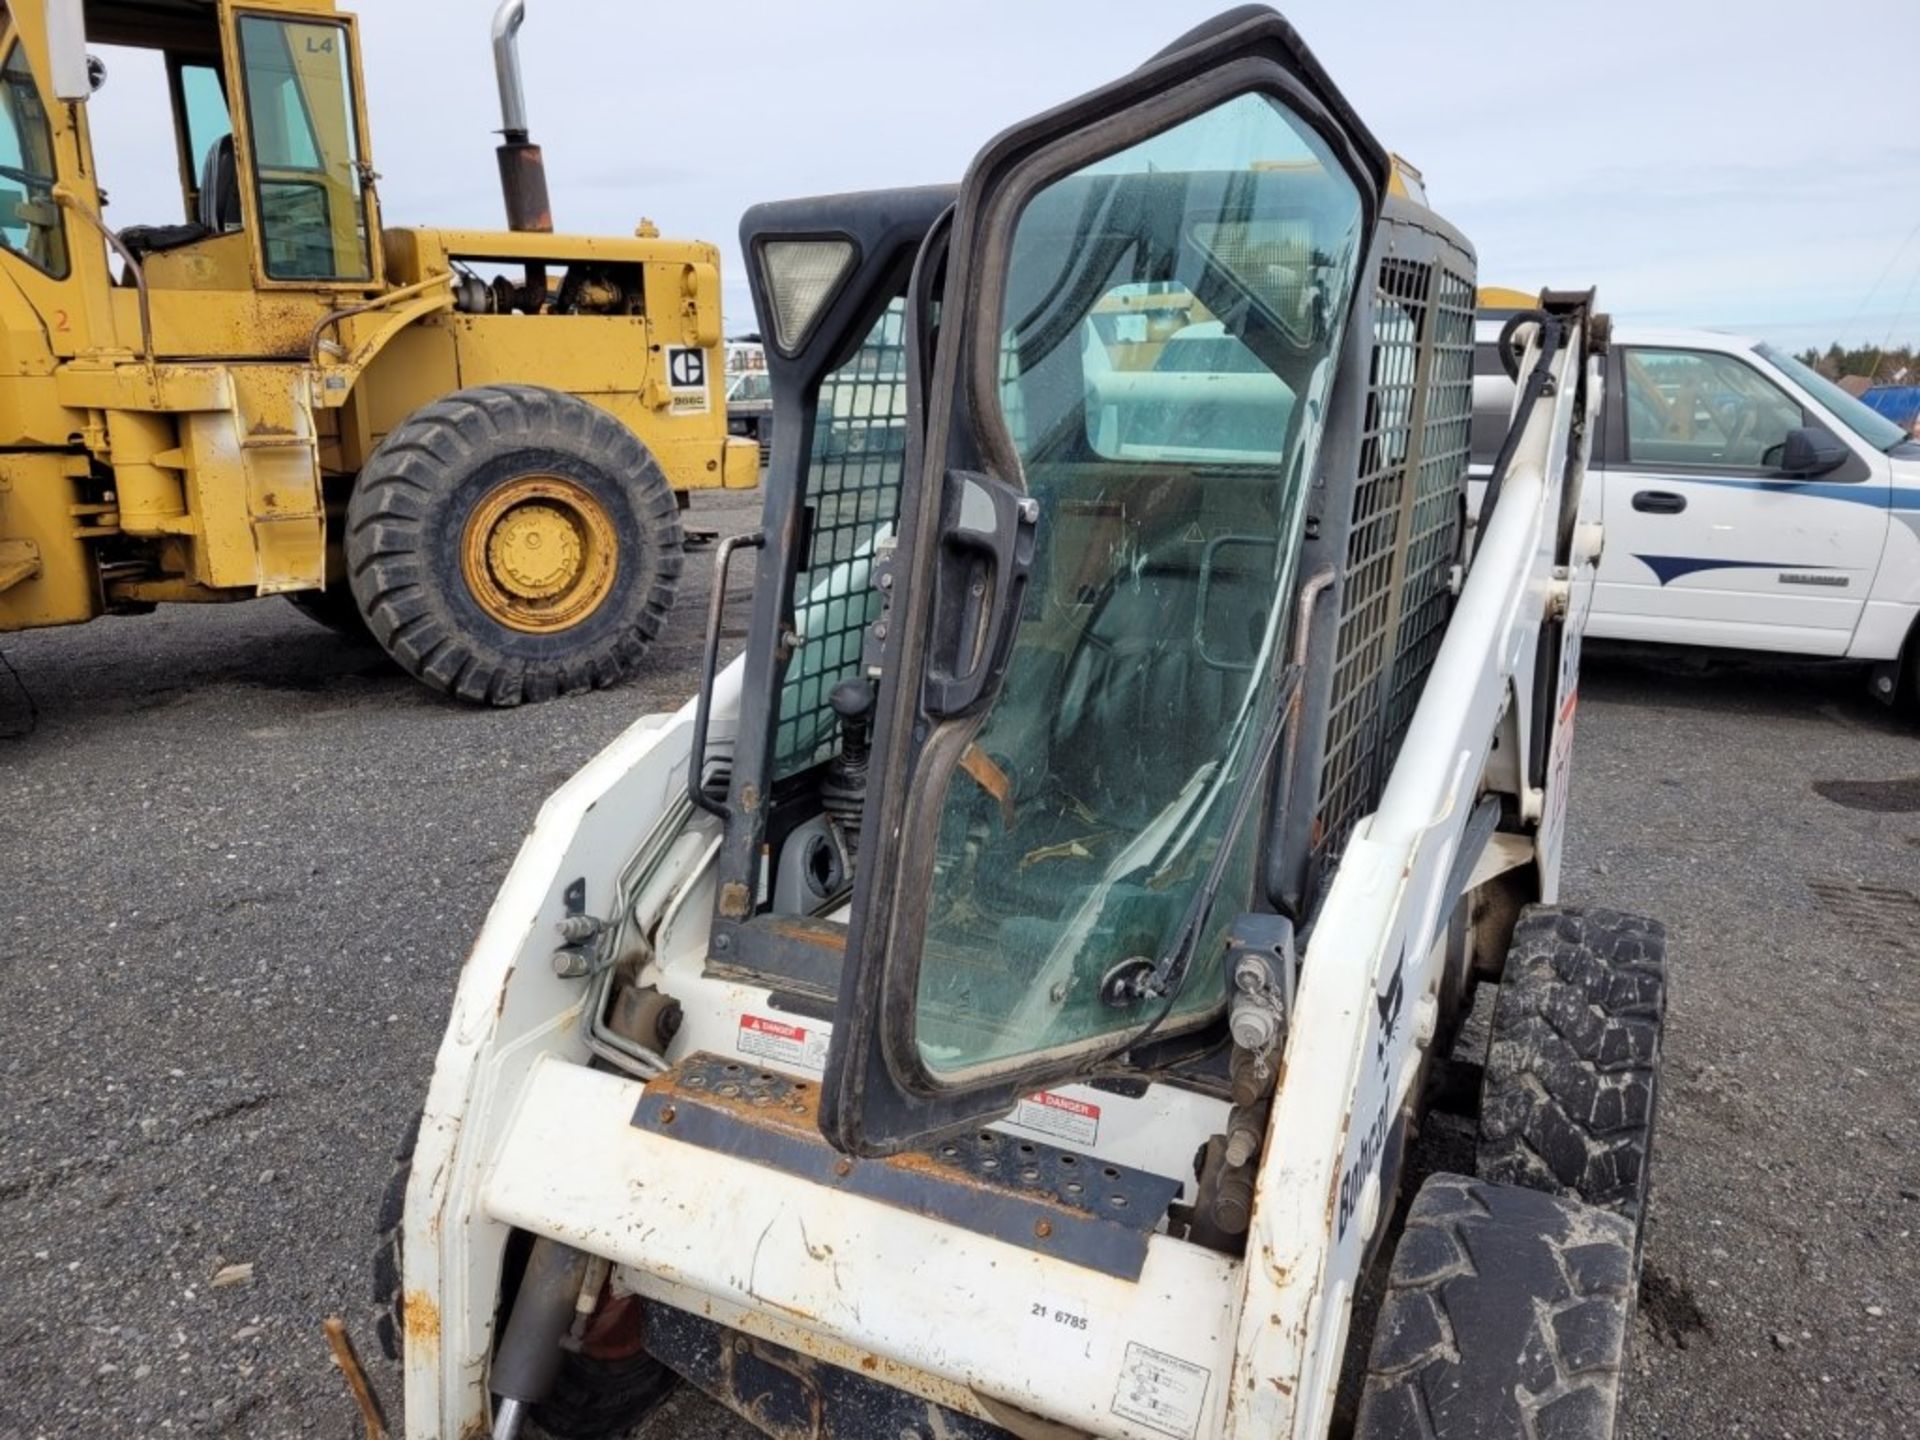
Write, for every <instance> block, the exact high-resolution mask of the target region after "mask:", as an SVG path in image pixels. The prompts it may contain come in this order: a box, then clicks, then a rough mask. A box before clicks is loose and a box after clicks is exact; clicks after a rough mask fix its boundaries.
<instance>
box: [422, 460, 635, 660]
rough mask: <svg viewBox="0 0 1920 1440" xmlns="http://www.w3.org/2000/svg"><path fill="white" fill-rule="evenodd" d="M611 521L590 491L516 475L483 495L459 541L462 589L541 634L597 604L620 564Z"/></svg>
mask: <svg viewBox="0 0 1920 1440" xmlns="http://www.w3.org/2000/svg"><path fill="white" fill-rule="evenodd" d="M619 565H620V553H619V546H618V544H617V542H616V541H615V539H614V534H613V521H612V520H611V519H610V518H608V515H607V512H606V509H605V507H603V506H602V505H601V503H600V502H599V500H597V499H596V498H594V496H593V494H592V492H591V491H589V490H587V489H586V488H584V487H583V486H580V485H576V484H574V482H573V481H571V480H563V479H561V478H560V477H559V476H557V475H522V476H520V477H518V478H517V479H514V480H509V481H508V482H507V483H506V484H504V485H502V486H500V487H499V488H498V489H497V490H495V491H493V493H491V494H490V495H488V496H486V497H485V498H484V499H483V500H481V502H480V504H479V506H478V507H476V508H475V510H474V512H473V515H472V516H471V518H469V519H468V521H467V528H466V532H465V534H464V535H463V537H462V539H461V544H460V569H461V573H462V575H463V576H464V577H465V579H466V582H467V589H468V590H469V591H471V592H472V594H473V598H474V599H475V600H476V601H478V602H479V604H480V608H481V609H482V610H484V611H486V612H487V615H488V616H489V617H490V618H492V619H494V620H497V621H499V622H500V623H501V624H502V625H505V626H506V627H508V628H509V629H511V630H524V631H526V632H528V633H529V634H534V635H547V634H551V633H553V632H554V631H556V630H565V629H567V628H568V627H570V626H573V625H578V624H579V623H580V622H581V621H582V620H585V619H586V618H587V617H588V616H589V615H591V614H593V612H594V611H595V610H597V609H599V608H600V605H601V603H602V602H603V601H604V600H605V599H606V598H607V594H608V592H609V591H611V590H612V589H613V581H614V576H615V575H616V574H617V573H618V572H619Z"/></svg>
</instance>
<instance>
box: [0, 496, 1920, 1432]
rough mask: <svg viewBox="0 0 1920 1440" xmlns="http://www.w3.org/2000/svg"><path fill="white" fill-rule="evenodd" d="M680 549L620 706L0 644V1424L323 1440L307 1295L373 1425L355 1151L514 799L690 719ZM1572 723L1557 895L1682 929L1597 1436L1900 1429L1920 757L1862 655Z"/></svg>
mask: <svg viewBox="0 0 1920 1440" xmlns="http://www.w3.org/2000/svg"><path fill="white" fill-rule="evenodd" d="M757 504H758V500H757V496H750V495H749V496H719V497H709V498H704V499H702V500H700V501H698V502H697V503H696V511H695V517H694V518H695V519H696V520H700V519H710V520H711V522H712V523H716V524H718V525H720V526H722V527H723V528H726V529H739V528H745V527H746V526H748V525H750V524H751V523H753V518H754V515H755V513H756V510H757ZM710 556H711V551H705V552H696V553H695V555H694V557H693V563H692V564H691V565H690V567H689V572H688V575H687V579H686V582H685V585H684V587H683V590H682V595H681V602H680V605H679V608H678V609H677V610H676V611H675V613H674V616H673V618H672V620H671V622H670V625H669V628H668V631H667V633H666V635H665V636H664V637H663V639H662V641H661V642H660V643H659V645H658V646H657V647H656V649H655V652H654V656H655V663H654V665H653V667H652V668H651V669H650V671H649V672H648V674H647V675H646V676H645V677H644V678H642V679H640V680H638V681H636V682H634V683H632V684H629V685H627V686H625V687H623V688H621V689H618V690H613V691H605V692H599V693H596V694H593V695H588V696H581V697H576V698H573V699H569V700H565V701H560V702H556V703H552V704H548V705H541V706H532V707H527V708H524V709H521V710H516V711H506V712H493V711H485V710H477V709H473V708H470V707H467V706H464V705H457V704H453V703H451V702H447V701H443V700H441V699H438V698H436V697H434V696H432V695H430V694H428V693H427V692H426V691H424V690H423V689H421V688H420V687H418V686H417V685H415V684H414V683H413V682H412V681H410V680H409V679H407V678H406V677H405V676H403V675H402V674H400V673H399V672H398V671H397V670H395V669H393V668H392V667H390V666H389V665H388V664H387V663H386V662H385V660H384V659H382V658H381V657H380V656H379V654H378V653H377V652H376V651H372V650H369V649H366V648H363V647H360V646H356V645H353V644H350V643H348V642H345V641H342V640H341V639H339V638H337V637H336V636H334V635H332V634H331V633H330V632H328V631H325V630H323V629H320V628H318V627H316V626H314V625H312V624H311V623H309V622H308V621H306V620H305V619H303V618H302V617H301V616H300V615H298V614H296V613H295V612H294V611H293V610H292V609H291V608H290V607H288V606H286V605H284V604H282V603H280V602H277V601H261V602H255V603H251V604H247V605H241V606H232V607H208V608H184V607H183V608H175V609H171V610H162V611H161V612H159V613H158V614H155V615H152V616H147V617H141V618H128V619H116V620H107V621H101V622H97V623H95V624H93V625H90V626H85V627H81V628H77V629H73V630H67V631H47V632H38V633H33V634H27V635H17V636H12V637H7V638H6V639H5V641H4V643H3V644H0V654H4V655H5V657H6V658H7V660H8V661H9V662H10V663H11V665H12V667H13V669H14V671H16V672H17V681H16V679H15V678H14V677H13V676H12V675H10V674H9V673H8V671H7V670H6V669H5V668H0V737H5V738H0V815H4V816H5V832H4V833H5V839H4V844H3V845H0V1113H4V1114H5V1115H6V1117H7V1119H6V1122H5V1129H4V1131H0V1234H3V1235H4V1237H5V1238H4V1241H3V1242H0V1297H4V1303H0V1440H33V1437H46V1440H67V1437H72V1440H83V1437H84V1440H107V1437H122V1436H126V1437H147V1436H159V1435H169V1436H171V1435H179V1436H220V1437H255V1436H262V1437H264V1436H297V1435H303V1434H312V1435H318V1436H328V1437H335V1436H337V1437H342V1440H344V1437H347V1436H349V1435H352V1434H354V1433H356V1430H355V1420H354V1413H353V1410H352V1408H351V1405H350V1402H349V1400H348V1397H347V1394H346V1391H345V1389H344V1387H343V1386H342V1384H341V1382H340V1379H339V1377H338V1376H337V1375H336V1374H335V1373H334V1372H333V1371H332V1369H331V1367H330V1365H329V1362H328V1359H327V1355H326V1350H325V1346H324V1343H323V1341H322V1338H321V1333H320V1321H321V1319H322V1318H323V1317H324V1316H326V1315H328V1314H331V1313H335V1312H342V1313H345V1314H346V1315H347V1316H348V1317H349V1319H350V1320H352V1321H353V1322H354V1325H355V1329H356V1333H357V1335H358V1338H359V1340H360V1342H361V1348H362V1351H363V1353H365V1354H367V1356H368V1358H369V1360H370V1362H371V1363H372V1370H373V1374H374V1377H375V1380H376V1382H377V1383H378V1385H379V1386H380V1388H381V1389H382V1391H383V1392H384V1394H385V1395H386V1396H387V1398H388V1402H389V1404H390V1406H391V1407H392V1408H394V1409H395V1410H396V1411H397V1409H398V1400H399V1380H398V1375H397V1372H396V1371H395V1370H394V1369H393V1368H392V1367H390V1366H388V1365H386V1364H385V1363H384V1362H383V1361H380V1360H379V1358H378V1354H377V1350H376V1349H375V1347H374V1345H373V1341H372V1335H371V1331H370V1327H369V1326H368V1324H367V1322H366V1315H367V1310H368V1288H369V1281H368V1274H367V1261H368V1256H369V1252H370V1247H371V1243H372V1236H373V1231H374V1216H375V1210H376V1206H377V1204H378V1199H379V1191H380V1187H381V1184H382V1181H383V1180H384V1178H385V1175H386V1173H387V1169H388V1163H389V1155H390V1152H391V1149H392V1147H393V1145H394V1143H395V1141H396V1140H397V1139H398V1137H399V1135H400V1133H401V1131H402V1130H403V1128H404V1127H405V1125H406V1123H407V1120H408V1118H409V1117H410V1116H411V1115H412V1113H413V1111H414V1109H415V1108H416V1107H417V1105H418V1103H419V1099H420V1096H421V1095H422V1093H423V1092H424V1089H425V1086H426V1081H427V1076H428V1072H429V1069H430V1067H431V1063H432V1057H433V1053H434V1050H435V1047H436V1045H437V1044H438V1041H439V1038H440V1031H441V1027H442V1024H443V1022H444V1020H445V1016H446V1009H447V1004H448V1000H449V998H450V995H451V993H452V987H453V983H454V979H455V976H456V974H457V972H458V969H459V966H460V962H461V959H462V957H463V955H464V953H465V950H466V948H467V946H468V945H469V943H470V942H471V940H472V938H473V936H474V934H475V932H476V931H477V929H478V927H479V924H480V921H481V918H482V916H483V915H484V913H485V911H486V908H487V906H488V904H489V903H490V901H491V899H492V896H493V893H494V890H495V888H496V887H497V886H498V884H499V882H500V880H501V878H502V877H503V876H504V874H505V871H506V868H507V865H508V863H509V861H510V860H511V858H512V856H513V853H514V851H515V849H516V847H517V846H518V844H519V841H520V838H521V836H522V835H523V834H524V833H525V831H526V829H527V827H528V825H529V823H530V822H531V819H532V817H533V814H534V811H535V809H536V808H537V807H538V805H539V803H540V801H541V799H542V797H543V796H544V795H545V794H546V793H547V792H548V791H550V790H551V789H552V788H553V787H554V786H555V785H557V784H558V783H559V782H560V781H561V780H562V779H564V778H565V777H566V776H567V775H569V774H570V773H572V771H573V770H574V769H576V768H577V767H578V766H579V765H580V764H581V763H582V762H583V761H585V760H586V759H587V758H588V757H589V756H591V755H592V754H593V753H594V752H595V751H596V750H598V749H599V748H600V747H601V746H602V745H604V744H605V743H606V742H607V741H608V740H610V739H611V738H612V737H613V736H614V735H615V734H617V733H618V732H619V731H620V730H621V729H622V728H623V727H624V726H625V725H627V724H628V723H630V722H631V721H632V720H633V719H634V718H635V717H637V716H639V715H641V714H644V713H646V712H648V711H650V710H657V709H665V708H671V707H673V706H675V705H677V704H678V703H680V701H681V700H683V699H684V698H685V697H686V696H687V694H689V693H690V690H691V687H692V685H693V683H694V678H695V676H696V674H697V664H698V651H699V642H700V637H701V631H702V629H703V623H704V621H703V616H704V611H705V596H706V588H707V584H708V578H709V573H710V567H711V560H710ZM746 583H747V579H746V577H745V576H742V577H739V578H737V579H736V589H744V588H745V585H746ZM740 613H741V620H742V621H743V620H744V610H742V611H741V612H740ZM737 641H738V634H737V628H736V631H735V633H732V634H730V636H729V642H730V643H736V644H737ZM28 697H30V698H31V710H30V708H29V704H28ZM1579 725H1580V731H1579V742H1578V746H1577V758H1576V764H1575V785H1576V794H1575V809H1574V819H1573V822H1572V830H1571V840H1570V843H1571V855H1570V861H1569V868H1568V872H1567V875H1566V881H1565V890H1566V898H1568V899H1570V900H1585V901H1592V902H1598V903H1606V904H1611V905H1616V906H1619V907H1622V908H1627V909H1635V910H1640V911H1643V912H1644V913H1647V914H1651V915H1655V916H1659V917H1661V918H1663V919H1664V920H1665V921H1666V922H1667V924H1668V925H1669V927H1670V929H1671V931H1672V937H1673V939H1672V958H1673V1000H1672V1013H1671V1018H1670V1020H1669V1024H1668V1032H1667V1045H1668V1052H1667V1053H1668V1061H1667V1070H1666V1085H1667V1088H1666V1093H1665V1097H1664V1100H1663V1114H1662V1116H1661V1129H1660V1134H1659V1140H1658V1149H1657V1158H1656V1170H1655V1199H1654V1204H1653V1209H1652V1218H1651V1221H1650V1224H1651V1230H1650V1234H1649V1240H1648V1247H1647V1281H1646V1288H1645V1292H1644V1297H1643V1305H1642V1310H1641V1319H1640V1324H1639V1334H1638V1337H1637V1341H1636V1359H1635V1365H1636V1371H1637V1373H1636V1375H1635V1377H1634V1382H1633V1386H1632V1391H1631V1398H1630V1411H1629V1416H1628V1422H1627V1425H1626V1427H1625V1432H1624V1433H1625V1434H1626V1435H1627V1436H1628V1437H1630V1440H1655V1437H1672V1440H1692V1437H1708V1436H1714V1437H1717V1436H1752V1437H1805V1440H1812V1437H1832V1436H1849V1437H1853V1436H1860V1437H1868V1436H1874V1437H1878V1436H1887V1437H1893V1436H1906V1435H1911V1434H1913V1433H1915V1432H1916V1429H1920V1419H1916V1417H1917V1416H1920V1340H1916V1336H1917V1335H1920V1308H1917V1307H1920V1245H1917V1244H1916V1240H1915V1238H1914V1232H1915V1230H1916V1228H1920V1116H1917V1109H1920V1107H1917V1106H1916V1100H1917V1099H1920V985H1917V984H1916V970H1920V896H1916V893H1915V892H1916V890H1917V889H1920V732H1917V731H1916V730H1914V729H1913V728H1911V727H1907V726H1903V725H1902V724H1901V723H1899V722H1898V721H1896V720H1895V719H1894V718H1893V717H1891V716H1889V715H1888V714H1887V713H1886V712H1884V711H1882V710H1881V709H1879V708H1878V707H1877V706H1876V705H1874V704H1873V703H1872V702H1871V701H1870V700H1868V699H1867V698H1865V694H1864V688H1863V686H1862V684H1861V681H1860V678H1859V676H1858V675H1857V673H1854V672H1846V671H1837V672H1836V671H1827V670H1823V669H1819V668H1814V667H1793V666H1784V665H1767V664H1755V663H1747V664H1731V665H1730V664H1726V663H1722V662H1713V661H1708V660H1705V659H1703V658H1701V657H1695V656H1686V655H1681V656H1673V655H1664V656H1636V655H1632V654H1624V653H1619V652H1614V653H1598V654H1594V655H1592V656H1591V657H1590V661H1589V665H1588V670H1587V675H1586V678H1585V682H1584V685H1583V691H1582V703H1581V707H1580V718H1579ZM235 1267H240V1268H235ZM245 1267H251V1268H250V1269H248V1268H245ZM644 1433H645V1434H646V1435H648V1436H650V1437H667V1436H674V1437H713V1440H718V1437H723V1436H725V1437H732V1436H741V1437H744V1436H746V1435H747V1434H749V1433H751V1432H750V1431H748V1430H747V1429H746V1428H745V1427H744V1426H742V1425H740V1424H739V1423H738V1422H736V1421H733V1420H732V1419H730V1418H729V1417H727V1416H725V1414H724V1413H723V1412H720V1411H718V1410H716V1409H715V1408H714V1407H712V1406H710V1405H708V1404H706V1403H705V1402H704V1401H701V1400H700V1399H699V1398H698V1397H696V1396H691V1395H684V1394H683V1395H682V1396H681V1397H679V1398H677V1399H676V1400H675V1401H674V1402H673V1403H672V1407H671V1409H670V1410H669V1411H668V1412H666V1413H664V1414H662V1415H660V1416H658V1417H657V1418H656V1419H655V1420H654V1421H653V1422H651V1423H650V1424H649V1425H648V1426H647V1427H645V1430H644Z"/></svg>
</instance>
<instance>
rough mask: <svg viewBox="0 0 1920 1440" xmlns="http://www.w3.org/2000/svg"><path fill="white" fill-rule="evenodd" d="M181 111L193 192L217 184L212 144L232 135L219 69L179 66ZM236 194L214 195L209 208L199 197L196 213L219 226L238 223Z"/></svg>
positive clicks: (208, 66) (217, 143)
mask: <svg viewBox="0 0 1920 1440" xmlns="http://www.w3.org/2000/svg"><path fill="white" fill-rule="evenodd" d="M180 110H181V114H182V115H183V116H184V117H185V121H186V132H187V133H186V141H187V163H188V164H189V166H191V173H192V175H193V176H194V189H195V194H196V195H198V194H199V193H200V192H201V191H203V190H204V189H205V187H206V186H207V185H208V184H209V183H213V184H220V183H221V176H220V174H219V173H217V172H218V170H219V167H217V166H216V165H215V164H214V163H213V160H214V147H215V146H216V145H219V144H221V143H222V142H223V141H227V140H228V138H229V137H230V136H231V135H232V134H233V119H232V117H231V116H230V115H229V114H228V112H227V96H226V91H224V90H223V89H222V88H221V86H220V72H219V71H218V70H215V69H214V68H213V67H212V66H211V65H182V66H181V67H180ZM238 198H239V197H238V195H237V194H236V195H234V196H232V197H218V196H216V197H214V203H213V205H212V206H211V207H210V206H209V203H208V201H207V200H206V199H204V198H203V199H201V201H200V205H199V213H200V214H202V215H206V216H209V217H216V218H218V219H219V220H220V221H221V223H220V225H219V226H218V227H209V228H219V229H222V230H224V229H229V228H232V227H233V226H237V225H238V224H239V223H240V214H239V205H238Z"/></svg>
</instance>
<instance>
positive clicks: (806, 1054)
mask: <svg viewBox="0 0 1920 1440" xmlns="http://www.w3.org/2000/svg"><path fill="white" fill-rule="evenodd" d="M832 1038H833V1027H832V1026H830V1025H820V1024H812V1025H795V1024H792V1023H790V1022H788V1021H785V1020H775V1019H772V1018H771V1017H769V1016H766V1015H742V1016H741V1017H740V1030H739V1033H738V1034H737V1035H736V1036H735V1037H734V1042H733V1043H734V1048H735V1049H736V1050H738V1051H739V1052H740V1053H741V1054H742V1055H751V1056H753V1057H754V1058H755V1059H756V1060H771V1061H772V1062H773V1063H774V1064H775V1065H793V1066H797V1067H798V1068H800V1069H802V1070H824V1069H826V1066H827V1042H828V1041H829V1040H830V1039H832Z"/></svg>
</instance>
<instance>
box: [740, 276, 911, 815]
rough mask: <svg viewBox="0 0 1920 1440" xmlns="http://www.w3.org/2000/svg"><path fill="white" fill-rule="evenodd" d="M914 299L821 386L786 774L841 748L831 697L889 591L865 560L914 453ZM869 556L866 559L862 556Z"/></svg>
mask: <svg viewBox="0 0 1920 1440" xmlns="http://www.w3.org/2000/svg"><path fill="white" fill-rule="evenodd" d="M905 313H906V302H905V300H904V299H896V300H895V301H894V302H893V303H892V304H891V305H889V306H888V307H887V309H886V310H885V312H883V313H882V315H881V316H880V319H879V320H878V321H877V322H875V324H874V327H873V329H872V330H871V331H869V332H868V334H867V338H866V339H865V340H864V341H862V342H861V345H860V348H859V349H858V350H856V351H855V352H854V353H853V356H852V358H850V359H849V360H848V361H847V363H846V364H844V365H842V366H841V367H840V368H839V369H838V370H835V371H834V372H833V373H832V374H831V375H830V376H828V377H827V379H826V380H825V381H824V382H822V384H821V386H820V397H819V401H818V405H817V408H816V410H815V412H814V423H813V453H812V455H811V457H810V458H809V460H808V462H807V480H806V492H805V498H806V507H807V517H808V529H809V539H808V542H807V552H806V556H805V558H804V560H803V561H802V564H801V568H800V570H799V572H798V573H797V574H796V575H795V576H794V580H793V594H792V596H791V602H792V609H791V611H790V612H789V613H791V614H792V615H793V616H794V617H795V619H796V621H798V623H799V628H800V631H801V643H800V645H799V646H798V647H797V648H796V650H795V651H794V655H793V659H792V660H791V661H789V662H788V664H787V672H786V680H785V682H784V684H783V685H782V686H781V690H780V718H779V721H778V723H777V725H776V726H775V729H774V736H773V746H774V752H773V773H774V777H775V778H776V779H783V778H785V777H786V776H789V775H793V774H795V773H797V772H798V771H801V770H804V769H806V768H807V767H808V766H809V765H812V764H814V763H816V762H817V761H820V760H824V759H826V758H827V757H828V756H829V755H831V754H832V753H833V749H834V736H835V721H834V715H833V710H832V708H831V707H830V706H829V705H828V703H827V697H828V696H830V695H831V694H832V693H833V687H834V686H836V685H838V684H839V683H840V682H841V681H843V680H849V679H852V678H853V677H855V676H856V675H858V674H859V672H860V646H861V640H862V638H863V636H864V634H865V631H866V627H867V625H868V624H869V623H871V621H872V620H873V619H874V617H875V616H876V615H877V614H878V613H879V609H880V596H879V594H878V592H876V591H875V590H873V589H872V588H871V587H870V586H869V585H868V583H867V569H866V565H865V563H864V560H865V556H866V554H867V552H868V549H869V547H870V546H871V545H872V543H873V540H874V537H875V536H876V535H878V534H879V533H880V532H881V531H882V530H891V529H892V527H893V525H894V524H895V522H896V521H897V520H898V519H899V516H900V470H901V466H902V464H903V462H904V459H905V454H906V436H907V428H906V426H907V350H906V338H905V334H906V332H905V328H904V316H905ZM855 562H859V563H855Z"/></svg>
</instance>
